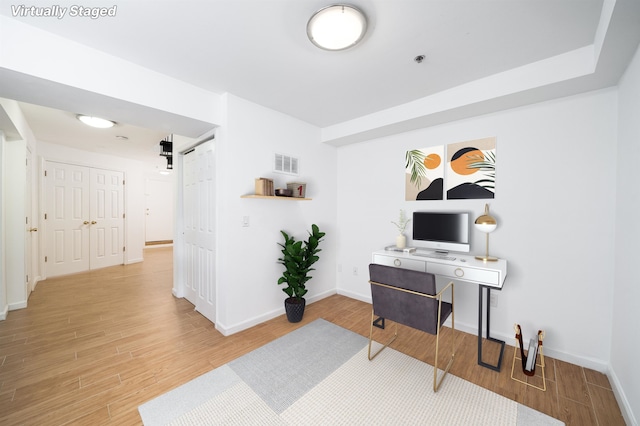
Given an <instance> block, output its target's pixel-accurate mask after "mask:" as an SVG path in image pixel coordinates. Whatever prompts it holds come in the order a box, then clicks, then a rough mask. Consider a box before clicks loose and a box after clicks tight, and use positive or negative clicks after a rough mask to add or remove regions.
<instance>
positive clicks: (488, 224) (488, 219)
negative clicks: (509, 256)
mask: <svg viewBox="0 0 640 426" xmlns="http://www.w3.org/2000/svg"><path fill="white" fill-rule="evenodd" d="M474 225H475V227H476V229H477V230H478V231H482V232H484V233H486V234H487V252H486V255H484V256H476V259H478V260H482V261H484V262H493V261H496V260H498V258H497V257H492V256H489V233H491V232H493V231H495V229H496V228H497V227H498V222H497V221H496V220H495V218H494V217H493V216H491V215H490V214H489V204H485V205H484V214H483V215H481V216H479V217H478V218H477V219H476V221H475V222H474Z"/></svg>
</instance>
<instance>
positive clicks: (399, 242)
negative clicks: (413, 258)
mask: <svg viewBox="0 0 640 426" xmlns="http://www.w3.org/2000/svg"><path fill="white" fill-rule="evenodd" d="M406 246H407V237H405V236H404V234H400V235H398V236H397V237H396V247H398V248H401V249H403V248H405V247H406Z"/></svg>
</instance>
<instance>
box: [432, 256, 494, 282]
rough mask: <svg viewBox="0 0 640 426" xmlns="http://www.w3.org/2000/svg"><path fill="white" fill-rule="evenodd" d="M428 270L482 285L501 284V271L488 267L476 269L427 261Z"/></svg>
mask: <svg viewBox="0 0 640 426" xmlns="http://www.w3.org/2000/svg"><path fill="white" fill-rule="evenodd" d="M427 272H431V273H432V274H436V275H442V276H446V277H449V278H452V279H458V280H463V281H472V282H474V283H478V284H482V285H490V286H495V287H499V286H500V273H499V272H498V271H490V270H486V269H475V268H468V267H464V266H455V265H445V264H442V263H431V262H429V263H427Z"/></svg>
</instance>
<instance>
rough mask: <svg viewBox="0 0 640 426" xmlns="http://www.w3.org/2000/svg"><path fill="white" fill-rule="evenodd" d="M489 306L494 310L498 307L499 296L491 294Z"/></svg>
mask: <svg viewBox="0 0 640 426" xmlns="http://www.w3.org/2000/svg"><path fill="white" fill-rule="evenodd" d="M489 304H490V305H491V307H492V308H497V307H498V295H497V294H496V293H491V298H490V300H489Z"/></svg>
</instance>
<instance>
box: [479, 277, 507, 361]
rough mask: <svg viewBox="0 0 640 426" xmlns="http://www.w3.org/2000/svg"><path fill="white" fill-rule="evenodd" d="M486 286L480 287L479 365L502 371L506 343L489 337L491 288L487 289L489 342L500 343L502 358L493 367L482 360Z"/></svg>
mask: <svg viewBox="0 0 640 426" xmlns="http://www.w3.org/2000/svg"><path fill="white" fill-rule="evenodd" d="M483 287H484V286H481V285H480V286H478V288H479V291H480V293H479V294H478V365H481V366H483V367H486V368H489V369H491V370H494V371H500V367H501V366H502V355H503V354H504V344H505V343H504V341H503V340H498V339H496V338H494V337H491V336H490V335H489V333H490V331H489V330H490V328H491V327H490V323H489V320H490V318H491V317H490V313H491V306H490V305H489V302H490V300H491V288H490V287H485V288H486V289H487V340H491V341H492V342H496V343H500V357H499V358H498V363H497V364H495V365H493V364H487V363H486V362H484V361H483V360H482V306H483V305H484V303H483V302H484V293H483V292H482V288H483Z"/></svg>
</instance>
